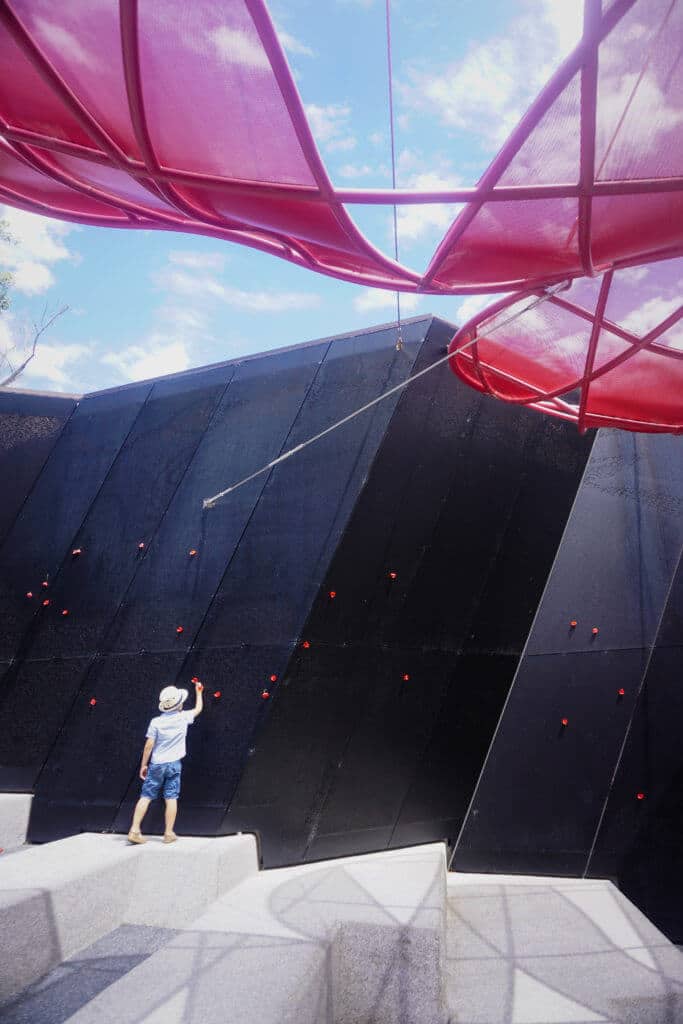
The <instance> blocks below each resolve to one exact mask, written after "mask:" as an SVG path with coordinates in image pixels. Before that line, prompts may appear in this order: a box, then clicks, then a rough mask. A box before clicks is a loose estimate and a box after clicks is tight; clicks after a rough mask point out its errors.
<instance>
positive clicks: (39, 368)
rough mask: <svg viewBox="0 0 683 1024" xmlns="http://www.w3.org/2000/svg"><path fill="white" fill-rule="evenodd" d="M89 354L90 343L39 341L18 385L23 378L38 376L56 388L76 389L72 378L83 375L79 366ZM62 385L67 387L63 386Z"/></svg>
mask: <svg viewBox="0 0 683 1024" xmlns="http://www.w3.org/2000/svg"><path fill="white" fill-rule="evenodd" d="M91 354H92V346H90V345H77V344H74V345H64V344H62V343H56V344H47V343H45V342H41V344H40V345H39V346H38V348H37V350H36V354H35V357H34V358H33V359H32V360H31V362H30V363H29V364H28V366H27V367H26V369H25V370H24V372H23V374H22V376H21V379H20V382H19V386H20V387H21V386H23V382H24V379H25V378H31V377H40V378H42V379H43V380H49V381H50V383H51V384H53V385H54V386H55V387H56V388H57V390H77V389H76V388H75V386H74V383H73V381H74V378H75V377H82V376H83V373H82V370H80V369H79V367H82V366H83V364H84V363H85V362H86V361H87V360H89V359H90V356H91ZM64 385H67V387H66V388H64Z"/></svg>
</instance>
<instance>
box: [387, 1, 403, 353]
mask: <svg viewBox="0 0 683 1024" xmlns="http://www.w3.org/2000/svg"><path fill="white" fill-rule="evenodd" d="M385 15H386V26H387V82H388V89H389V138H390V139H391V187H392V189H393V190H394V192H395V191H396V140H395V137H394V75H393V71H392V64H391V0H385ZM393 209H394V259H395V260H396V262H397V263H398V213H397V208H396V203H394V207H393ZM396 327H397V330H398V335H397V338H396V349H397V351H399V352H400V351H401V349H402V348H403V336H402V333H401V293H400V292H399V291H397V292H396Z"/></svg>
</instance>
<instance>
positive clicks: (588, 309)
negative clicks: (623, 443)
mask: <svg viewBox="0 0 683 1024" xmlns="http://www.w3.org/2000/svg"><path fill="white" fill-rule="evenodd" d="M449 351H451V352H453V353H455V354H454V356H453V358H452V359H451V360H450V365H451V367H452V369H453V370H454V371H455V373H457V375H458V376H459V377H461V378H462V379H463V380H464V381H466V382H467V383H468V384H470V385H471V386H472V387H474V388H476V389H477V390H479V391H483V392H484V393H486V394H490V395H494V396H495V397H497V398H502V399H504V400H505V401H507V402H512V403H514V404H518V405H527V406H530V407H531V408H534V409H538V410H540V411H542V412H546V413H550V414H551V415H553V416H558V417H560V418H561V419H566V420H571V421H573V422H575V423H577V424H578V426H579V428H580V429H586V428H587V427H621V428H622V429H625V430H636V431H650V432H666V433H675V434H678V433H683V259H680V258H679V259H674V260H666V261H663V262H661V263H651V264H649V265H648V266H644V267H632V268H627V269H623V270H617V271H608V272H607V273H606V274H604V275H603V276H602V277H600V278H597V279H587V278H581V279H579V280H576V281H574V282H573V283H572V285H571V287H569V288H568V289H566V290H562V291H555V292H554V293H553V294H551V295H549V296H546V295H545V294H544V293H543V292H542V291H536V292H534V291H529V290H526V291H524V292H521V293H517V294H515V295H512V296H508V297H507V298H505V299H503V300H501V301H500V302H497V303H495V304H494V305H493V306H490V307H489V308H488V309H486V310H484V311H483V312H481V313H479V314H478V315H477V316H476V317H473V318H472V319H471V320H470V321H469V322H468V323H467V324H465V325H464V326H463V327H462V328H461V329H460V330H459V331H458V333H457V334H456V335H455V337H454V338H453V340H452V342H451V345H450V349H449Z"/></svg>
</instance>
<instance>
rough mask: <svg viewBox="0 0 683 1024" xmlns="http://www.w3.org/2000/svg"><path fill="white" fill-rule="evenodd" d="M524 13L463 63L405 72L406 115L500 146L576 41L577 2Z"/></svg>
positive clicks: (559, 1)
mask: <svg viewBox="0 0 683 1024" xmlns="http://www.w3.org/2000/svg"><path fill="white" fill-rule="evenodd" d="M525 7H526V11H525V12H524V13H522V14H521V15H519V16H517V17H516V18H514V19H513V20H512V21H511V22H510V23H509V24H508V25H507V26H506V28H505V32H504V33H503V32H501V33H500V34H499V35H494V36H492V37H491V38H490V39H488V40H486V41H485V42H480V43H473V44H472V45H471V46H470V47H469V49H468V50H467V52H466V54H465V56H464V57H463V59H462V60H459V61H457V62H453V63H451V64H449V65H447V66H446V67H443V68H441V69H439V70H437V71H434V70H433V69H432V68H419V67H417V66H413V67H412V68H411V69H409V71H408V79H407V81H404V82H403V83H399V91H400V94H401V96H402V99H403V101H404V104H405V106H406V107H407V108H408V110H409V111H411V112H419V113H421V114H424V113H425V112H427V113H431V114H433V115H434V116H435V117H436V118H437V119H438V120H440V121H441V122H443V123H444V124H446V125H447V126H448V127H450V128H455V129H457V130H459V131H464V132H468V133H472V134H473V135H475V136H476V137H477V139H478V140H479V141H480V142H483V143H484V145H486V146H487V147H488V148H489V149H491V148H493V147H495V146H498V145H500V143H501V142H503V140H504V139H505V138H506V137H507V136H508V135H509V133H510V131H511V130H512V128H514V126H515V125H516V123H517V121H518V120H519V118H520V117H521V115H522V114H523V113H524V111H525V109H526V108H527V106H528V105H529V103H530V102H531V100H532V99H533V98H534V97H535V95H536V93H537V92H538V91H539V90H540V88H541V87H542V86H543V85H544V84H545V82H546V80H547V79H548V77H549V75H550V74H551V73H552V71H553V70H554V68H555V67H556V66H557V65H558V64H559V62H560V60H561V59H562V58H563V57H564V56H566V54H567V53H568V52H569V51H570V50H571V49H572V48H573V46H574V45H575V44H576V43H577V42H578V41H579V39H580V36H581V24H582V5H581V4H580V3H578V2H576V0H543V2H542V3H541V4H540V5H539V4H538V3H536V4H535V6H534V7H533V8H532V7H531V5H530V4H529V3H527V4H525ZM527 12H528V13H527Z"/></svg>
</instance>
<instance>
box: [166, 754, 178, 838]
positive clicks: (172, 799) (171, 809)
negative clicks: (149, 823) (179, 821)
mask: <svg viewBox="0 0 683 1024" xmlns="http://www.w3.org/2000/svg"><path fill="white" fill-rule="evenodd" d="M181 773H182V764H181V762H180V761H173V762H171V763H169V764H167V765H166V770H165V773H164V799H165V800H166V814H165V816H164V821H165V829H164V831H165V832H166V835H168V834H169V833H170V832H172V831H173V826H174V825H175V819H176V814H177V813H178V797H179V796H180V776H181Z"/></svg>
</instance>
